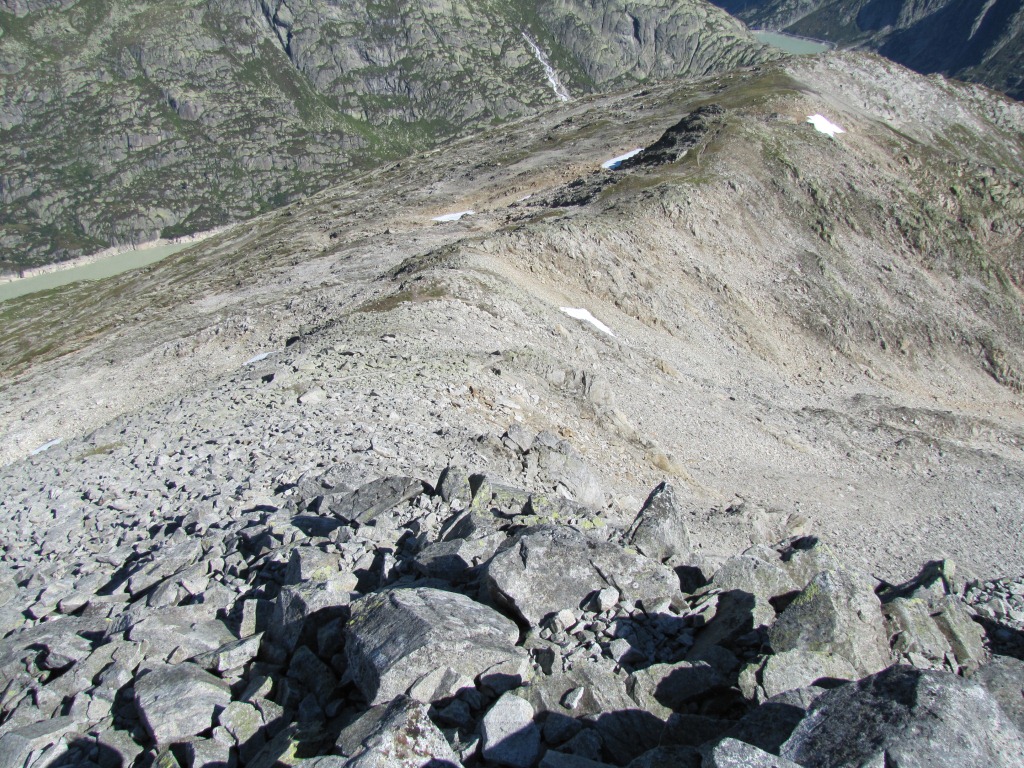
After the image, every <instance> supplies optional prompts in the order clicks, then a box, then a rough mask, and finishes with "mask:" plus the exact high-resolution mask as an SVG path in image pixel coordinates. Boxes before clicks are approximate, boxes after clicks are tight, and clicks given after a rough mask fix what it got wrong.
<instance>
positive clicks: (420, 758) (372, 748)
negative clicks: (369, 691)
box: [325, 696, 462, 768]
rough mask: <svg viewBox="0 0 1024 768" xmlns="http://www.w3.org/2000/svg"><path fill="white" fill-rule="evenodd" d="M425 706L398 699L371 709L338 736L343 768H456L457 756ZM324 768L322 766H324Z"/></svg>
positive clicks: (404, 697)
mask: <svg viewBox="0 0 1024 768" xmlns="http://www.w3.org/2000/svg"><path fill="white" fill-rule="evenodd" d="M428 709H429V706H428V705H426V704H424V703H422V702H418V701H413V700H412V699H410V698H408V697H406V696H400V697H398V698H396V699H394V700H393V701H391V702H389V703H388V704H385V705H381V706H377V707H373V708H372V709H370V710H369V711H368V712H366V713H365V714H364V715H362V716H361V717H360V718H359V719H358V720H356V721H355V722H354V723H352V724H351V725H349V726H348V727H347V728H345V729H344V730H343V731H342V732H341V734H340V735H339V736H338V740H337V749H338V751H339V752H341V753H342V755H344V756H345V757H346V758H348V759H347V760H338V761H337V764H338V765H345V766H346V767H347V768H426V767H427V766H429V767H430V768H457V767H458V766H461V765H462V763H460V762H459V758H458V755H456V754H455V752H453V751H452V748H451V747H450V746H449V744H448V741H447V740H446V739H445V737H444V734H443V733H441V731H440V730H439V729H438V728H437V726H436V725H434V723H433V722H432V721H431V720H430V716H429V714H428ZM325 768H326V766H325Z"/></svg>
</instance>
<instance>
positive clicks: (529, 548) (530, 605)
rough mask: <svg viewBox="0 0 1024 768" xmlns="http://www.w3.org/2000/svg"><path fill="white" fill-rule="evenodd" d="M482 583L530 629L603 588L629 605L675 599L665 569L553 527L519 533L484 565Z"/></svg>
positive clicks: (674, 583) (672, 579) (673, 582)
mask: <svg viewBox="0 0 1024 768" xmlns="http://www.w3.org/2000/svg"><path fill="white" fill-rule="evenodd" d="M484 583H485V584H486V585H487V589H488V590H489V591H490V594H491V597H492V598H493V599H494V601H495V602H496V603H498V604H499V605H505V606H508V607H509V608H510V609H511V610H512V611H514V612H515V613H516V614H517V615H518V616H519V617H520V618H522V619H523V620H524V621H526V622H527V623H529V624H530V625H531V626H539V625H540V624H541V622H543V621H544V619H545V618H546V617H547V616H549V615H550V614H553V613H557V612H558V611H559V610H562V609H563V608H567V609H569V610H576V609H577V608H579V607H580V605H581V604H582V602H583V601H584V600H585V599H586V598H588V597H589V596H590V595H591V594H592V593H594V592H597V591H599V590H601V589H603V588H605V587H609V586H611V587H614V588H615V589H617V590H618V591H619V594H620V595H621V596H622V598H623V599H624V600H627V601H629V602H631V603H632V602H636V601H637V600H642V601H643V602H644V603H645V604H651V605H653V604H654V603H655V602H657V601H658V600H663V599H665V598H669V599H671V598H673V597H676V596H677V595H679V580H678V578H677V577H676V575H675V573H674V572H673V571H672V570H671V569H670V568H668V567H667V566H664V565H661V564H660V563H657V562H655V561H653V560H649V559H647V558H646V557H642V556H640V555H635V554H631V553H629V552H627V551H626V550H624V549H623V548H622V547H619V546H617V545H615V544H611V543H608V542H605V541H600V540H596V539H591V538H588V537H587V536H586V535H584V534H583V533H581V532H579V531H577V530H575V529H573V528H568V527H555V526H538V527H535V528H527V529H526V530H525V531H523V532H522V533H520V534H519V535H518V536H517V537H516V538H515V539H513V540H512V542H511V543H510V545H508V546H507V548H506V549H504V550H501V551H499V552H498V553H497V554H496V555H495V556H494V557H493V558H492V559H491V561H490V563H488V565H487V567H486V570H485V573H484Z"/></svg>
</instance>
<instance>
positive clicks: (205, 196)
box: [0, 0, 770, 270]
mask: <svg viewBox="0 0 1024 768" xmlns="http://www.w3.org/2000/svg"><path fill="white" fill-rule="evenodd" d="M769 55H770V54H769V53H768V52H767V51H766V49H764V48H763V47H762V46H760V45H759V44H758V43H757V42H756V41H754V40H753V38H752V37H751V36H750V35H749V33H748V32H747V31H746V30H745V29H744V28H743V27H742V25H741V24H739V23H737V22H736V21H735V20H733V19H731V18H729V16H728V15H727V14H725V13H723V12H721V11H720V10H719V9H717V8H714V7H713V6H710V5H709V4H707V3H705V2H703V0H687V2H684V3H670V2H667V0H644V1H643V2H639V3H628V4H627V3H624V2H622V1H621V0H609V2H603V3H598V4H591V3H583V2H575V1H574V2H563V3H557V4H549V3H538V2H532V1H531V0H518V2H515V3H498V2H484V3H474V4H472V5H470V4H468V3H465V2H456V3H446V4H440V3H433V2H427V1H426V0H407V1H405V2H399V3H376V4H374V3H371V4H364V3H355V2H342V3H336V2H326V0H287V2H285V1H284V0H258V1H257V0H216V2H211V3H194V2H188V1H187V0H175V2H170V3H156V2H132V3H127V2H117V1H115V2H110V1H108V2H88V3H87V2H74V1H73V0H62V2H59V3H52V2H51V3H42V2H28V1H27V0H6V2H5V3H4V4H3V5H0V73H2V74H3V75H4V76H5V77H3V78H2V79H0V135H2V136H3V141H2V142H0V145H2V150H0V164H2V166H3V173H2V174H0V202H2V204H3V206H4V209H5V210H4V216H3V219H2V220H0V251H2V252H3V254H4V256H3V257H2V258H0V270H3V269H7V270H11V269H13V268H17V267H24V266H31V265H37V264H40V263H44V262H48V261H55V260H61V259H65V258H70V257H73V256H76V255H80V254H83V253H89V252H91V251H95V250H98V249H100V248H102V247H104V246H106V245H117V244H124V243H134V242H143V241H147V240H152V239H155V238H157V237H161V236H163V237H171V236H176V235H182V234H187V233H192V232H196V231H201V230H204V229H209V228H211V227H213V226H215V225H217V224H221V223H224V222H226V221H230V220H237V219H240V218H244V217H246V216H250V215H253V214H255V213H258V212H259V211H261V210H264V209H267V208H271V207H277V206H279V205H281V204H284V203H285V202H288V201H290V200H293V199H295V198H297V197H299V196H301V195H302V194H305V193H308V192H310V191H313V190H316V189H320V188H322V187H324V186H326V185H327V184H328V183H329V182H330V181H332V180H336V179H337V177H338V174H339V173H340V172H342V171H344V170H345V169H350V168H352V167H353V166H356V167H367V166H371V165H373V164H375V163H377V162H379V161H380V160H381V159H384V158H390V157H395V156H399V155H403V154H405V153H407V152H408V151H409V150H410V149H415V148H422V147H426V146H430V145H433V144H436V143H437V142H439V141H441V140H443V139H445V138H448V137H451V136H452V135H454V134H456V133H458V132H461V131H464V130H467V129H471V128H474V127H479V126H484V125H491V124H492V123H493V122H495V121H500V120H505V119H508V118H512V117H515V116H519V115H524V114H527V113H529V112H531V111H533V110H535V109H537V108H539V107H541V106H543V105H545V104H550V103H552V102H555V101H558V100H559V99H563V98H565V97H566V96H567V95H568V94H575V95H580V94H584V93H588V92H592V91H594V90H603V89H607V88H609V87H612V86H615V85H621V84H625V83H630V82H637V81H642V80H645V79H647V78H651V77H664V76H691V75H702V74H706V73H708V72H712V71H721V70H723V69H726V68H729V67H732V66H735V65H737V64H750V63H754V62H757V61H761V60H764V59H765V58H766V56H769Z"/></svg>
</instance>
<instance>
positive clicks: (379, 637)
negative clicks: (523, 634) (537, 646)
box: [345, 587, 528, 704]
mask: <svg viewBox="0 0 1024 768" xmlns="http://www.w3.org/2000/svg"><path fill="white" fill-rule="evenodd" d="M346 638H347V640H346V644H345V654H346V657H347V659H348V663H349V673H350V674H351V676H352V680H353V682H354V683H355V684H356V686H358V688H359V689H360V690H361V691H362V692H363V695H364V696H366V698H367V700H368V701H369V702H370V703H371V704H380V703H382V702H385V701H390V700H391V699H393V698H395V697H396V696H399V695H403V694H407V693H408V694H409V695H411V696H413V698H415V699H417V700H419V701H425V702H430V701H435V700H436V699H440V698H444V697H447V696H451V695H453V694H455V693H456V692H457V691H458V690H460V689H461V688H464V687H472V686H473V685H474V682H475V681H476V680H477V678H481V677H483V678H488V677H493V678H496V679H497V678H507V679H508V680H509V681H510V682H511V681H514V683H515V684H516V685H518V684H520V683H521V682H522V680H523V677H524V676H525V673H526V669H528V662H527V655H526V652H525V651H523V650H522V649H521V648H518V647H516V642H517V641H518V640H519V628H518V627H517V626H516V625H515V624H514V623H513V622H512V621H510V620H509V619H507V618H505V617H504V616H502V615H501V614H499V613H498V612H497V611H495V610H494V609H492V608H489V607H487V606H486V605H482V604H480V603H477V602H475V601H473V600H471V599H470V598H468V597H466V596H465V595H461V594H458V593H456V592H445V591H442V590H439V589H432V588H428V587H420V588H413V589H390V590H386V591H384V592H377V593H374V594H371V595H368V596H366V597H364V598H361V599H360V600H358V601H356V602H355V603H353V605H352V617H351V619H350V620H349V622H348V624H347V627H346Z"/></svg>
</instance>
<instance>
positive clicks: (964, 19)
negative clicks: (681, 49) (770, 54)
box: [715, 0, 1024, 99]
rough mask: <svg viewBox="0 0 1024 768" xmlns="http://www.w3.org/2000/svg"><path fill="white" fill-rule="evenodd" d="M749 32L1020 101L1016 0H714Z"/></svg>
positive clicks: (1023, 36) (1021, 52)
mask: <svg viewBox="0 0 1024 768" xmlns="http://www.w3.org/2000/svg"><path fill="white" fill-rule="evenodd" d="M715 4H716V5H718V6H719V7H721V8H723V9H725V10H727V11H729V12H730V13H732V14H734V15H735V16H737V17H739V18H740V19H742V20H743V21H745V22H746V23H747V24H749V25H750V26H752V27H759V28H764V29H773V30H781V31H784V32H789V33H791V34H795V35H804V36H807V37H813V38H818V39H824V40H830V41H832V42H836V43H839V44H841V45H844V46H850V47H856V48H862V49H868V50H873V51H877V52H879V53H881V54H882V55H883V56H887V57H888V58H890V59H892V60H893V61H898V62H899V63H900V64H903V65H904V66H907V67H910V68H911V69H914V70H916V71H918V72H922V73H925V74H931V73H934V72H938V73H941V74H944V75H948V76H950V77H957V78H961V79H964V80H970V81H974V82H977V83H983V84H985V85H987V86H989V87H990V88H995V89H996V90H999V91H1003V92H1004V93H1008V94H1009V95H1011V96H1013V97H1014V98H1016V99H1024V3H1022V2H1021V0H992V2H984V3H980V2H974V0H924V2H921V1H919V0H914V1H911V0H716V2H715Z"/></svg>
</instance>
